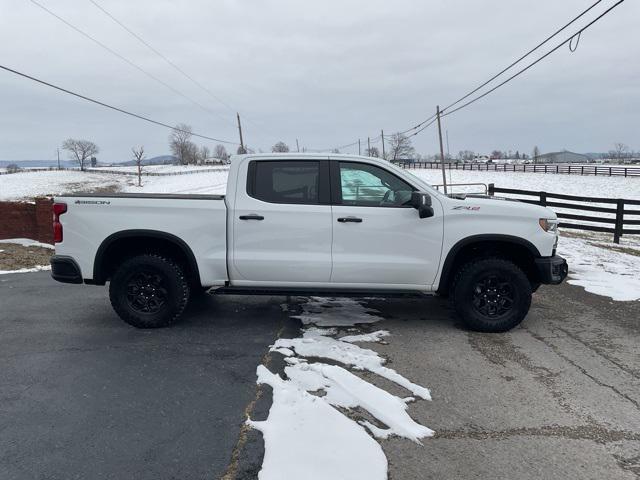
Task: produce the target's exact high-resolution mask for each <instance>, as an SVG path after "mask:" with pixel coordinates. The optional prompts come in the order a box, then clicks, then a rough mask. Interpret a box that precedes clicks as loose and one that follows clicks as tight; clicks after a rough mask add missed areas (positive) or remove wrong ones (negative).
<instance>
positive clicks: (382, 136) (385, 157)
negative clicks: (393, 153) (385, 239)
mask: <svg viewBox="0 0 640 480" xmlns="http://www.w3.org/2000/svg"><path fill="white" fill-rule="evenodd" d="M380 138H382V158H384V159H385V160H386V159H387V155H386V154H385V152H384V130H380Z"/></svg>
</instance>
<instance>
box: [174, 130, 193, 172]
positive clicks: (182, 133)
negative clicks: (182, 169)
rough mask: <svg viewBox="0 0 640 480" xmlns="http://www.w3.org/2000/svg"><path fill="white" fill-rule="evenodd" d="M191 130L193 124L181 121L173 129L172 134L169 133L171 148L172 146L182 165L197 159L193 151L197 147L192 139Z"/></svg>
mask: <svg viewBox="0 0 640 480" xmlns="http://www.w3.org/2000/svg"><path fill="white" fill-rule="evenodd" d="M191 132H192V129H191V126H189V125H187V124H185V123H179V124H178V125H176V126H175V127H174V129H173V130H172V131H171V135H169V148H171V153H173V155H175V156H176V157H178V161H179V162H180V164H182V165H186V164H188V163H193V162H194V161H195V158H194V155H193V153H194V150H197V147H196V145H195V144H194V143H193V142H192V141H191V135H192V133H191Z"/></svg>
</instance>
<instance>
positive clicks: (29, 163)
mask: <svg viewBox="0 0 640 480" xmlns="http://www.w3.org/2000/svg"><path fill="white" fill-rule="evenodd" d="M12 163H15V164H16V165H18V166H19V167H20V168H48V167H57V166H58V161H57V160H17V161H16V160H0V168H5V167H6V166H7V165H11V164H12ZM173 163H178V159H177V158H176V157H174V156H173V155H160V156H157V157H153V158H147V159H145V160H144V161H143V165H171V164H173ZM135 164H136V163H135V162H134V161H133V160H127V161H126V162H109V163H107V162H101V161H100V160H98V165H99V166H110V165H121V166H123V165H135ZM60 166H61V167H64V168H73V167H77V166H78V162H75V161H73V160H60Z"/></svg>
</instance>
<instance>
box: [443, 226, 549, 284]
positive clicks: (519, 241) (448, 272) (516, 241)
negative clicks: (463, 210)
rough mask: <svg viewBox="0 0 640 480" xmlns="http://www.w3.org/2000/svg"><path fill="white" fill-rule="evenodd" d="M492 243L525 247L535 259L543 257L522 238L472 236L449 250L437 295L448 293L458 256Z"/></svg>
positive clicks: (490, 234) (511, 236)
mask: <svg viewBox="0 0 640 480" xmlns="http://www.w3.org/2000/svg"><path fill="white" fill-rule="evenodd" d="M491 243H502V244H511V245H515V246H518V247H524V248H526V249H527V251H528V252H529V253H530V254H531V255H532V257H533V258H539V257H540V256H541V255H540V251H539V250H538V248H537V247H536V246H535V245H534V244H533V243H531V242H530V241H529V240H527V239H525V238H522V237H516V236H514V235H504V234H495V233H487V234H479V235H471V236H469V237H466V238H463V239H461V240H459V241H458V242H457V243H455V244H454V245H453V247H451V249H449V252H448V253H447V257H446V258H445V260H444V263H443V264H442V274H441V275H440V282H439V283H438V290H437V293H439V294H442V293H446V292H447V290H448V288H449V285H450V283H451V280H452V278H453V275H454V273H455V271H454V267H455V266H456V259H457V257H458V254H459V253H460V252H461V251H462V250H463V249H465V248H467V247H471V246H473V245H474V244H476V245H477V244H491Z"/></svg>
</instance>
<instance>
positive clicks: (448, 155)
mask: <svg viewBox="0 0 640 480" xmlns="http://www.w3.org/2000/svg"><path fill="white" fill-rule="evenodd" d="M444 136H445V137H446V139H447V158H451V154H450V153H449V130H445V131H444Z"/></svg>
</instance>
